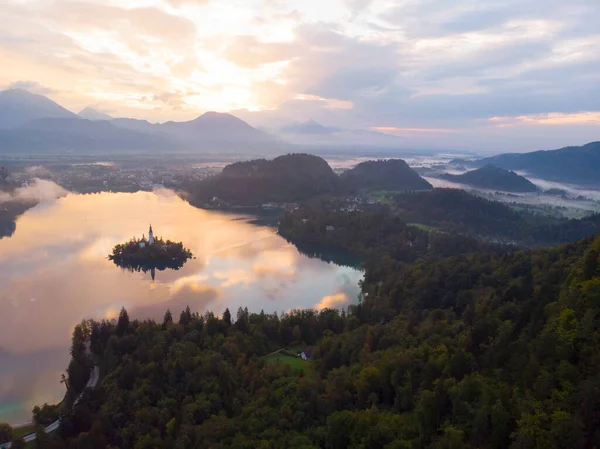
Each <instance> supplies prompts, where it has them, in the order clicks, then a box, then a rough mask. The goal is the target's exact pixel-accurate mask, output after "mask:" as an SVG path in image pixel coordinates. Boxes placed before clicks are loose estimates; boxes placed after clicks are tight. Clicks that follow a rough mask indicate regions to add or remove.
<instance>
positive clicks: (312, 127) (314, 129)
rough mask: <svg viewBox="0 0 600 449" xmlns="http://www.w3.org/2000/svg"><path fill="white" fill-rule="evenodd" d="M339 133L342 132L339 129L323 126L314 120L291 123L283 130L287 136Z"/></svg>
mask: <svg viewBox="0 0 600 449" xmlns="http://www.w3.org/2000/svg"><path fill="white" fill-rule="evenodd" d="M338 131H340V129H339V128H333V127H328V126H323V125H321V124H320V123H318V122H316V121H314V120H309V121H307V122H302V123H291V124H289V125H287V126H284V127H282V128H281V132H283V133H285V134H332V133H335V132H338Z"/></svg>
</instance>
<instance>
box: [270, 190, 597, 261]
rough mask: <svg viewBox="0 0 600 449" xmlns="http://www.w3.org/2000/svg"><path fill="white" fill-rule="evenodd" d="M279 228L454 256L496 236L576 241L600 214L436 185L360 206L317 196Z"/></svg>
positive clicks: (546, 242)
mask: <svg viewBox="0 0 600 449" xmlns="http://www.w3.org/2000/svg"><path fill="white" fill-rule="evenodd" d="M327 226H333V227H334V228H335V231H327ZM279 231H280V233H281V235H283V236H284V237H286V238H288V239H290V240H293V241H294V242H300V243H302V242H308V243H313V244H327V245H334V246H338V247H340V248H344V249H346V250H349V251H352V252H354V253H355V254H359V253H360V254H363V255H364V254H365V253H368V252H372V249H373V248H376V247H378V246H384V247H385V246H389V247H390V248H393V249H394V251H396V252H398V257H397V258H401V257H405V260H406V261H410V260H414V258H415V256H420V255H423V254H424V252H435V253H438V254H439V255H444V256H451V255H456V254H458V253H462V252H469V251H481V250H484V249H485V248H486V247H489V246H490V245H491V242H496V243H498V244H501V243H504V244H510V245H513V246H514V245H516V246H524V247H531V246H551V245H557V244H561V243H568V242H574V241H577V240H579V239H582V238H584V237H588V236H592V235H595V234H596V233H599V232H600V215H599V214H595V215H590V216H589V217H586V218H583V219H564V218H563V219H557V218H553V217H548V216H544V215H534V214H531V213H529V212H525V211H516V210H514V209H512V208H511V207H509V206H507V205H505V204H503V203H500V202H497V201H489V200H486V199H484V198H480V197H477V196H474V195H471V194H469V193H467V192H465V191H463V190H456V189H434V190H432V191H429V192H404V193H387V194H386V204H377V205H364V204H363V205H361V206H360V210H355V211H349V210H348V205H347V203H346V202H345V201H342V200H340V199H336V198H320V199H315V200H313V201H310V202H307V203H305V204H303V205H302V207H301V208H299V209H297V210H294V211H288V212H287V213H286V214H285V215H284V216H283V217H282V219H281V220H280V225H279ZM485 241H488V242H489V243H485ZM448 245H450V247H447V246H448ZM492 246H493V245H492ZM461 247H462V248H461ZM426 250H427V251H426ZM457 251H458V252H457ZM376 254H377V252H376Z"/></svg>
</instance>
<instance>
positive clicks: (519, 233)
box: [389, 189, 600, 246]
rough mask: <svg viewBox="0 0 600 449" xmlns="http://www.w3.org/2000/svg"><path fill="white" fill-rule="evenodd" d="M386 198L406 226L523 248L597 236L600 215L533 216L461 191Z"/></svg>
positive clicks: (410, 194) (411, 194) (433, 191)
mask: <svg viewBox="0 0 600 449" xmlns="http://www.w3.org/2000/svg"><path fill="white" fill-rule="evenodd" d="M389 197H390V203H391V208H392V211H393V212H394V213H396V214H398V216H399V217H401V219H402V220H403V221H405V222H407V223H422V224H426V225H429V226H433V227H436V228H439V229H440V230H443V231H455V232H461V233H466V234H470V235H475V236H484V237H488V238H492V239H497V240H504V241H507V240H508V241H513V242H516V243H519V244H524V245H533V246H536V245H557V244H560V243H567V242H573V241H576V240H579V239H581V238H584V237H587V236H591V235H595V234H596V233H598V232H600V215H599V214H595V215H590V216H589V217H586V218H583V219H579V220H578V219H565V218H562V219H559V218H552V217H548V216H544V215H539V214H537V215H534V214H532V213H528V212H523V211H516V210H515V209H512V208H511V207H509V206H507V205H506V204H503V203H500V202H497V201H490V200H486V199H484V198H480V197H477V196H474V195H471V194H469V193H467V192H465V191H463V190H456V189H434V190H432V191H431V192H414V193H409V192H407V193H399V194H392V195H389Z"/></svg>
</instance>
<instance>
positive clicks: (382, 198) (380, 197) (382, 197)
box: [370, 190, 395, 204]
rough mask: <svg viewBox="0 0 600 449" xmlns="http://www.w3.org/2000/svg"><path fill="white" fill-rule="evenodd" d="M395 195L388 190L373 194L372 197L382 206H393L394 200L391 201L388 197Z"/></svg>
mask: <svg viewBox="0 0 600 449" xmlns="http://www.w3.org/2000/svg"><path fill="white" fill-rule="evenodd" d="M391 193H395V192H391V191H387V190H379V191H376V192H371V194H370V197H371V198H372V199H374V200H375V201H377V202H378V203H380V204H392V200H390V199H389V198H388V197H387V195H388V194H391Z"/></svg>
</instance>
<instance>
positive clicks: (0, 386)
mask: <svg viewBox="0 0 600 449" xmlns="http://www.w3.org/2000/svg"><path fill="white" fill-rule="evenodd" d="M247 219H248V217H244V216H241V215H228V214H221V213H216V212H209V211H203V210H200V209H196V208H194V207H192V206H190V205H189V204H187V203H186V202H184V201H182V200H181V199H179V198H178V197H177V196H175V195H173V194H172V193H171V192H168V191H163V192H159V193H156V194H155V193H145V192H140V193H135V194H121V193H119V194H111V193H102V194H94V195H69V196H67V197H65V198H62V199H59V200H56V201H52V202H45V203H42V204H40V205H38V206H37V207H35V208H34V209H31V210H29V211H28V212H26V213H25V214H24V215H23V216H21V217H20V218H19V219H18V221H17V229H16V232H15V233H14V235H13V236H12V237H10V238H4V239H1V240H0V307H1V310H2V313H1V314H0V422H3V421H8V422H19V421H22V420H26V419H29V418H30V415H31V409H32V407H33V406H34V405H35V404H40V403H43V402H57V401H59V400H60V399H62V395H63V393H64V386H62V385H60V383H59V379H60V374H61V373H63V372H64V370H65V369H66V367H67V364H68V360H69V354H68V347H69V343H70V336H71V332H72V329H73V326H74V325H76V324H77V323H79V322H80V321H81V320H82V319H83V318H114V317H116V316H117V315H118V312H119V310H120V308H121V307H123V306H125V307H126V308H127V310H128V312H129V314H130V316H131V317H134V318H150V317H152V318H157V319H162V316H163V315H164V312H165V310H166V309H167V308H170V309H171V311H172V312H173V314H174V316H176V317H177V316H178V315H179V312H180V311H181V310H182V309H183V308H185V306H186V305H189V306H190V307H191V309H192V311H199V312H204V311H206V310H212V311H214V312H215V313H218V314H220V313H222V312H223V310H225V308H226V307H229V309H230V310H232V314H233V315H234V316H235V312H236V310H237V308H238V307H239V306H248V308H249V309H250V310H251V311H260V310H261V309H264V310H265V311H266V312H275V311H276V312H282V311H287V310H290V309H293V308H297V307H317V308H319V307H343V306H345V305H347V304H349V303H351V302H355V301H356V298H357V296H358V293H359V288H358V282H359V280H360V279H361V277H362V274H361V273H360V272H359V271H358V270H356V269H353V268H350V267H346V266H338V265H335V264H333V263H326V262H323V261H321V260H319V259H313V258H309V257H307V256H304V255H302V254H300V253H299V252H298V251H297V250H296V248H295V247H294V246H293V245H291V244H289V243H287V242H286V241H285V240H284V239H282V238H280V237H279V236H277V235H276V234H275V232H274V230H273V229H271V228H267V227H260V226H255V225H252V224H249V223H247ZM150 224H152V227H153V228H154V232H155V235H156V236H158V237H163V238H165V239H171V240H175V241H183V243H184V245H185V246H186V247H188V248H190V250H191V251H192V252H193V253H194V256H195V257H196V258H195V259H192V260H189V261H188V262H187V263H186V264H185V266H184V267H183V268H182V269H180V270H178V271H174V270H165V271H156V279H155V280H154V281H152V278H151V273H150V272H147V273H143V272H134V273H132V272H130V271H127V270H123V269H119V268H118V267H116V266H115V265H114V264H113V263H112V262H111V261H109V260H108V259H107V255H108V254H109V253H110V252H111V250H112V247H113V246H114V245H115V244H117V243H122V242H123V241H126V240H128V239H129V238H131V237H133V236H138V237H140V236H141V235H142V233H147V231H148V226H149V225H150Z"/></svg>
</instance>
